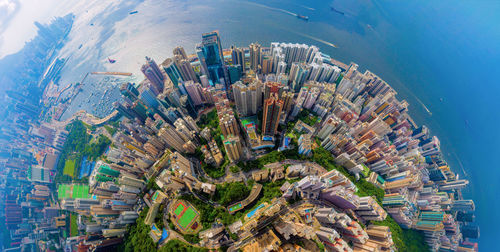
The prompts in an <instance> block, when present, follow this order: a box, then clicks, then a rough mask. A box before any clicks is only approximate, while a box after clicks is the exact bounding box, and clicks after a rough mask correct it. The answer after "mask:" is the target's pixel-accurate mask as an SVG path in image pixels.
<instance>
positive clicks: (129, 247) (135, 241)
mask: <svg viewBox="0 0 500 252" xmlns="http://www.w3.org/2000/svg"><path fill="white" fill-rule="evenodd" d="M147 212H148V208H147V207H146V208H144V209H143V210H142V212H141V214H140V215H139V218H137V220H136V224H135V225H130V226H129V227H128V230H127V233H126V234H125V238H124V241H123V243H122V244H121V245H120V247H119V248H118V251H125V252H132V251H156V244H155V243H154V242H153V240H152V239H151V237H149V231H151V228H150V227H149V226H148V225H146V224H144V218H146V215H147Z"/></svg>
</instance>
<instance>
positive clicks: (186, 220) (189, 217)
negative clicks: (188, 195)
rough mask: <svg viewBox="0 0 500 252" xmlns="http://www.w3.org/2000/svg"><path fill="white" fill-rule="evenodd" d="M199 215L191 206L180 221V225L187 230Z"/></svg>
mask: <svg viewBox="0 0 500 252" xmlns="http://www.w3.org/2000/svg"><path fill="white" fill-rule="evenodd" d="M197 215H198V213H197V212H196V211H195V210H194V209H193V208H192V207H191V206H189V207H188V209H186V211H184V213H183V214H182V216H181V218H180V219H179V225H181V227H182V228H184V229H187V228H188V225H189V224H190V223H191V222H192V221H193V219H194V218H196V216H197Z"/></svg>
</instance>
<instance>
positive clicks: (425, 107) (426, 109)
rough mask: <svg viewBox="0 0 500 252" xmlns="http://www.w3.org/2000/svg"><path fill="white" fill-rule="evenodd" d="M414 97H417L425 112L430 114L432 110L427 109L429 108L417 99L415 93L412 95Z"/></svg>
mask: <svg viewBox="0 0 500 252" xmlns="http://www.w3.org/2000/svg"><path fill="white" fill-rule="evenodd" d="M413 96H414V97H415V99H417V101H418V103H420V105H422V107H423V108H424V109H425V111H427V113H429V115H432V112H431V111H430V110H429V108H427V106H425V104H424V103H423V102H422V101H421V100H420V99H418V97H417V96H416V95H413Z"/></svg>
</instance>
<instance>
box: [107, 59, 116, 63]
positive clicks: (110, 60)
mask: <svg viewBox="0 0 500 252" xmlns="http://www.w3.org/2000/svg"><path fill="white" fill-rule="evenodd" d="M108 61H109V63H111V64H113V63H115V62H116V60H114V59H110V58H109V57H108Z"/></svg>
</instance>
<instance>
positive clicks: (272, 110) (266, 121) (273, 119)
mask: <svg viewBox="0 0 500 252" xmlns="http://www.w3.org/2000/svg"><path fill="white" fill-rule="evenodd" d="M282 109H283V101H282V100H280V99H279V98H278V94H277V93H271V96H270V97H269V98H268V99H267V100H265V101H264V115H263V118H262V134H263V135H265V136H274V134H275V133H276V130H277V129H278V123H279V121H280V116H281V110H282Z"/></svg>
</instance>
